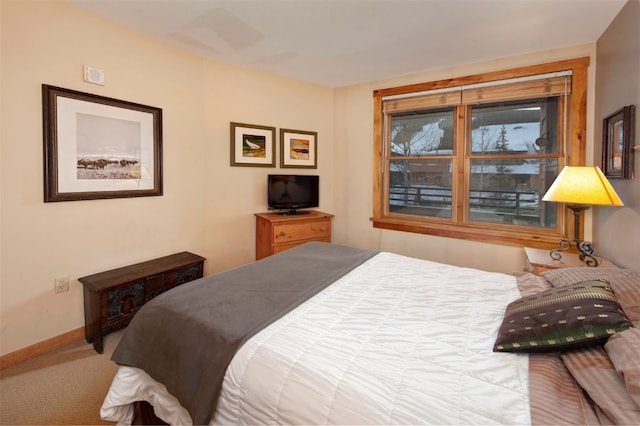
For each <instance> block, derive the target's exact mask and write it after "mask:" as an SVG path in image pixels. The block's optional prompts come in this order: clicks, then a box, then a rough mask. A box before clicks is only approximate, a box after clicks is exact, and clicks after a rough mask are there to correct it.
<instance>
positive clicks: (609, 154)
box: [602, 105, 636, 179]
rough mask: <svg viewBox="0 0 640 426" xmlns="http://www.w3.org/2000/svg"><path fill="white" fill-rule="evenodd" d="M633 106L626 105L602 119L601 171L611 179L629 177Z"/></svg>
mask: <svg viewBox="0 0 640 426" xmlns="http://www.w3.org/2000/svg"><path fill="white" fill-rule="evenodd" d="M635 116H636V113H635V106H634V105H629V106H626V107H624V108H622V109H620V110H618V111H616V112H614V113H613V114H611V115H610V116H608V117H606V118H605V119H604V123H603V125H602V133H603V135H602V171H603V173H604V175H605V176H606V177H608V178H612V179H616V178H617V179H631V177H632V175H633V144H634V136H635V135H634V132H635Z"/></svg>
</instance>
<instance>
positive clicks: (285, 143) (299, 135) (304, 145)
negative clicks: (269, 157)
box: [280, 129, 318, 169]
mask: <svg viewBox="0 0 640 426" xmlns="http://www.w3.org/2000/svg"><path fill="white" fill-rule="evenodd" d="M280 167H282V168H295V169H317V168H318V132H307V131H304V130H292V129H280Z"/></svg>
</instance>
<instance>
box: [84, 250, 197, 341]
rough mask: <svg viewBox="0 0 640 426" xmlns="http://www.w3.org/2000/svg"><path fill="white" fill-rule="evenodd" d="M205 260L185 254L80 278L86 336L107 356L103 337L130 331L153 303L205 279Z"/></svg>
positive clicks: (191, 254)
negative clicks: (142, 310) (136, 318)
mask: <svg viewBox="0 0 640 426" xmlns="http://www.w3.org/2000/svg"><path fill="white" fill-rule="evenodd" d="M204 261H205V258H204V257H200V256H198V255H196V254H193V253H189V252H186V251H184V252H181V253H176V254H172V255H169V256H164V257H160V258H157V259H153V260H149V261H146V262H142V263H136V264H135V265H130V266H125V267H123V268H118V269H112V270H110V271H105V272H100V273H98V274H93V275H89V276H86V277H82V278H78V281H80V282H81V283H82V284H83V285H84V324H85V325H84V332H85V337H86V339H87V342H89V343H93V348H94V349H95V350H96V351H97V352H98V353H102V352H103V344H102V337H103V336H104V335H106V334H107V333H109V332H111V331H114V330H117V329H120V328H122V327H126V326H127V324H129V322H130V321H131V319H132V318H133V316H134V315H135V313H136V312H137V311H138V310H139V309H140V308H141V307H142V305H144V304H145V303H146V302H148V301H149V300H151V299H153V298H154V297H156V296H158V295H159V294H162V293H164V292H165V291H167V290H170V289H172V288H173V287H176V286H178V285H180V284H184V283H186V282H188V281H192V280H195V279H196V278H201V277H202V275H203V266H204Z"/></svg>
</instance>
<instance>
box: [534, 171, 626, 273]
mask: <svg viewBox="0 0 640 426" xmlns="http://www.w3.org/2000/svg"><path fill="white" fill-rule="evenodd" d="M542 201H554V202H557V203H566V205H567V207H568V208H569V209H571V210H573V217H574V225H573V240H569V239H566V238H562V239H560V248H557V249H554V250H551V252H549V255H550V256H551V258H553V259H555V260H559V259H560V258H562V255H561V254H560V252H562V251H567V250H569V249H570V248H571V246H572V245H574V244H575V246H576V248H577V249H578V251H579V252H580V256H579V257H580V260H582V261H583V262H585V263H586V264H587V266H598V260H597V259H596V258H595V257H593V253H594V248H593V244H591V243H589V242H586V241H582V239H581V238H580V215H582V212H583V211H585V210H587V209H588V208H589V207H591V206H592V205H603V206H623V205H624V204H623V203H622V200H621V199H620V197H618V194H616V191H615V190H614V189H613V187H612V186H611V184H610V183H609V181H608V180H607V178H606V177H605V176H604V174H603V173H602V171H601V170H600V168H599V167H597V166H566V167H565V168H564V169H562V171H561V172H560V174H559V175H558V177H557V178H556V180H554V181H553V184H551V187H549V190H548V191H547V193H546V194H544V197H542Z"/></svg>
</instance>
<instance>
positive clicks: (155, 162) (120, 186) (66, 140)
mask: <svg viewBox="0 0 640 426" xmlns="http://www.w3.org/2000/svg"><path fill="white" fill-rule="evenodd" d="M42 115H43V141H44V201H45V202H46V203H48V202H53V201H76V200H95V199H103V198H127V197H144V196H154V195H162V109H160V108H156V107H151V106H147V105H141V104H136V103H133V102H127V101H122V100H118V99H112V98H106V97H104V96H98V95H92V94H89V93H83V92H78V91H75V90H69V89H63V88H60V87H54V86H49V85H46V84H43V85H42Z"/></svg>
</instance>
